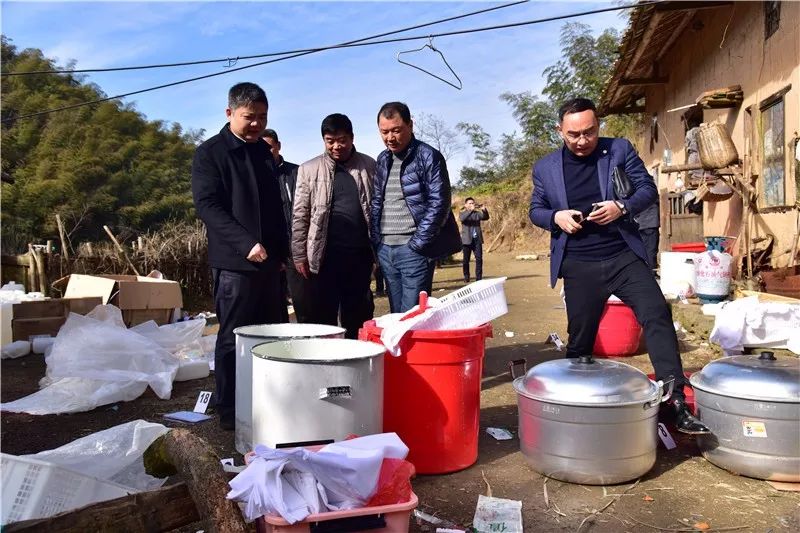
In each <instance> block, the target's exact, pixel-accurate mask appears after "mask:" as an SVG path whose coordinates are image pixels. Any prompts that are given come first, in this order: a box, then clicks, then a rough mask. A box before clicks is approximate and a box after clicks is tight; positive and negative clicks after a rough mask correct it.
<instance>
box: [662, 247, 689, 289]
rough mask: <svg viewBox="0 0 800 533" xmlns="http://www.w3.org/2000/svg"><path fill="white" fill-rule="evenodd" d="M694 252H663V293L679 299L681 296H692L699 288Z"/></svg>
mask: <svg viewBox="0 0 800 533" xmlns="http://www.w3.org/2000/svg"><path fill="white" fill-rule="evenodd" d="M697 255H698V254H696V253H692V252H661V259H660V261H659V262H658V263H659V265H661V267H660V271H659V272H660V275H659V277H660V278H661V280H660V281H659V284H660V285H661V292H663V293H664V294H665V295H667V296H671V297H674V298H677V297H678V296H679V295H680V294H684V295H687V296H688V295H691V294H693V293H694V292H695V289H696V286H697V277H696V276H695V268H694V258H695V257H697Z"/></svg>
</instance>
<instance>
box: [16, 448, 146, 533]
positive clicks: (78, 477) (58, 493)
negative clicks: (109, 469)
mask: <svg viewBox="0 0 800 533" xmlns="http://www.w3.org/2000/svg"><path fill="white" fill-rule="evenodd" d="M0 463H1V464H0V469H2V482H3V485H2V494H3V506H2V520H1V521H0V523H1V524H8V523H10V522H19V521H20V520H28V519H31V518H47V517H48V516H53V515H55V514H58V513H61V512H64V511H70V510H72V509H77V508H79V507H83V506H84V505H89V504H90V503H95V502H101V501H106V500H113V499H114V498H120V497H122V496H126V495H128V494H129V493H130V491H129V490H128V489H126V488H125V487H123V486H122V485H117V484H116V483H112V482H110V481H101V480H99V479H97V478H93V477H90V476H84V475H83V474H79V473H77V472H73V471H71V470H67V469H65V468H61V467H59V466H56V465H54V464H52V463H47V462H45V461H37V460H35V459H28V458H24V457H18V456H16V455H8V454H5V453H3V454H0Z"/></svg>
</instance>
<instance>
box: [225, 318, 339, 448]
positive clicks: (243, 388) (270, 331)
mask: <svg viewBox="0 0 800 533" xmlns="http://www.w3.org/2000/svg"><path fill="white" fill-rule="evenodd" d="M344 333H345V331H344V328H340V327H338V326H328V325H325V324H296V323H294V322H292V323H290V324H257V325H254V326H242V327H240V328H236V329H235V330H233V334H234V335H236V432H235V433H234V445H235V446H236V451H238V452H239V453H241V454H243V455H244V454H246V453H247V452H251V451H253V445H254V442H253V354H252V350H253V347H254V346H256V345H258V344H263V343H265V342H274V341H281V340H288V339H317V338H320V339H343V338H344Z"/></svg>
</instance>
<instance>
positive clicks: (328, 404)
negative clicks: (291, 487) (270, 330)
mask: <svg viewBox="0 0 800 533" xmlns="http://www.w3.org/2000/svg"><path fill="white" fill-rule="evenodd" d="M385 352H386V348H384V347H383V345H381V344H377V343H374V342H365V341H355V340H350V339H301V340H290V341H278V342H270V343H267V344H260V345H258V346H256V347H255V348H253V441H254V443H255V444H264V445H267V446H270V447H273V448H281V447H289V446H300V445H309V444H313V443H322V442H330V441H339V440H343V439H345V438H346V437H347V436H348V435H351V434H355V435H359V436H364V435H373V434H376V433H381V432H382V431H383V356H384V353H385Z"/></svg>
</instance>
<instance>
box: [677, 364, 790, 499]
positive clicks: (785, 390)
mask: <svg viewBox="0 0 800 533" xmlns="http://www.w3.org/2000/svg"><path fill="white" fill-rule="evenodd" d="M690 382H691V384H692V386H693V387H694V394H695V405H696V406H697V413H698V416H699V417H700V420H702V421H703V423H705V424H706V425H707V426H708V427H709V429H711V433H712V434H711V435H701V436H699V437H698V439H697V443H698V445H699V446H700V449H701V451H702V452H703V456H704V457H705V458H706V459H708V460H709V461H711V462H712V463H714V464H715V465H717V466H719V467H721V468H724V469H725V470H728V471H730V472H733V473H735V474H741V475H744V476H748V477H754V478H757V479H768V480H771V481H789V482H795V483H796V482H800V359H797V358H796V357H781V358H776V357H775V355H774V354H773V353H772V352H762V353H761V355H760V356H752V355H737V356H733V357H723V358H722V359H717V360H716V361H712V362H710V363H709V364H707V365H706V366H705V367H704V368H703V370H701V371H700V372H697V373H696V374H694V375H693V376H692V377H691V379H690Z"/></svg>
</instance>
